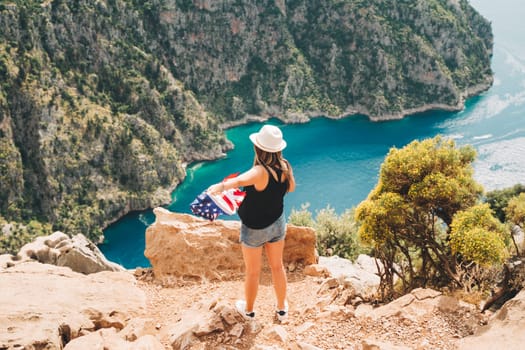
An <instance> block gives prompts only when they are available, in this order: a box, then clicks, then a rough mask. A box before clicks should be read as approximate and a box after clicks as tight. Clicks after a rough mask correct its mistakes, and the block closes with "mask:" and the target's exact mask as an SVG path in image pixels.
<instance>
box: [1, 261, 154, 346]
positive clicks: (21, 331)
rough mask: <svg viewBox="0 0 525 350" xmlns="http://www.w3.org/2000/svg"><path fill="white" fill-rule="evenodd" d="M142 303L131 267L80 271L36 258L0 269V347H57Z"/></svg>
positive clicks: (116, 323) (117, 320) (123, 319)
mask: <svg viewBox="0 0 525 350" xmlns="http://www.w3.org/2000/svg"><path fill="white" fill-rule="evenodd" d="M145 308H146V296H145V294H144V292H143V291H142V290H140V289H139V288H138V287H137V286H136V280H135V278H134V276H133V275H132V273H131V272H127V271H125V272H99V273H94V274H90V275H84V274H80V273H77V272H74V271H72V270H71V269H70V268H67V267H59V266H53V265H48V264H41V263H38V262H35V261H27V262H22V263H18V264H16V265H14V266H12V267H8V268H5V269H0V349H22V348H23V349H62V348H63V347H64V346H65V345H66V344H67V343H68V342H69V341H70V340H72V339H75V338H77V337H80V336H82V335H85V334H88V333H91V332H93V331H96V330H98V329H102V328H114V329H115V330H118V331H120V330H122V329H123V328H124V327H126V325H127V322H128V320H129V319H130V318H131V317H133V316H135V315H140V314H142V313H143V312H144V310H145Z"/></svg>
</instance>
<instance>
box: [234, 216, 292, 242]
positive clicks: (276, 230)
mask: <svg viewBox="0 0 525 350" xmlns="http://www.w3.org/2000/svg"><path fill="white" fill-rule="evenodd" d="M285 235H286V221H285V220H284V213H283V214H282V215H281V216H280V217H279V219H277V220H275V222H274V223H273V224H271V225H270V226H268V227H265V228H261V229H255V228H249V227H248V226H246V225H245V224H241V236H240V241H241V243H242V244H244V245H245V246H247V247H250V248H258V247H260V246H262V245H264V244H265V243H275V242H279V241H280V240H282V239H284V236H285Z"/></svg>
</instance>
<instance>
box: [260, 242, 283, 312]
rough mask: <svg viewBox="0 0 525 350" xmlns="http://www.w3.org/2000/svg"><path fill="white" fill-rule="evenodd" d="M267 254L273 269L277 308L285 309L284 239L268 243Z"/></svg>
mask: <svg viewBox="0 0 525 350" xmlns="http://www.w3.org/2000/svg"><path fill="white" fill-rule="evenodd" d="M265 248H266V256H267V257H268V264H269V265H270V269H271V270H272V282H273V288H274V289H275V297H276V298H277V309H279V310H284V302H285V300H286V283H287V282H286V272H285V271H284V265H283V250H284V239H282V240H280V241H278V242H274V243H266V244H265Z"/></svg>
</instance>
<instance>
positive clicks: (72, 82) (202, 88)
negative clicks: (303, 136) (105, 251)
mask: <svg viewBox="0 0 525 350" xmlns="http://www.w3.org/2000/svg"><path fill="white" fill-rule="evenodd" d="M278 5H279V6H278ZM492 39H493V38H492V33H491V28H490V23H489V22H488V21H486V20H485V19H484V18H482V17H481V16H480V15H479V14H477V13H476V11H475V10H474V9H472V7H471V6H470V5H469V4H468V1H467V0H460V1H458V2H454V3H452V2H450V1H446V0H423V1H418V2H413V1H407V0H398V1H394V2H392V3H389V4H387V3H385V2H384V1H379V0H373V1H366V2H365V1H360V0H354V1H343V0H333V1H326V2H322V3H319V2H314V1H310V0H290V1H286V2H284V3H278V4H277V3H276V2H275V1H262V2H261V1H242V2H240V1H234V2H224V1H206V2H194V1H186V0H148V1H137V0H127V1H124V0H112V1H93V0H75V1H64V0H51V1H38V0H13V1H9V2H5V1H4V2H2V3H1V4H0V185H1V186H2V193H1V194H0V217H1V220H2V222H5V223H9V224H6V225H9V229H6V230H5V232H6V233H5V235H4V236H5V237H2V239H3V240H5V241H7V240H9V242H18V243H16V244H15V243H12V244H8V248H3V249H4V250H8V251H13V250H15V249H16V245H20V244H22V243H23V242H25V241H26V239H25V238H23V237H26V236H25V233H24V232H25V229H24V227H30V226H31V227H33V228H34V227H38V225H34V224H32V223H33V222H37V223H39V224H40V227H42V232H41V233H42V234H43V233H44V231H45V230H47V228H49V227H50V229H51V230H62V231H64V232H66V233H67V234H70V235H74V234H77V233H83V234H85V235H86V236H88V237H89V238H91V239H93V240H95V241H97V240H98V238H99V237H100V235H101V232H102V229H103V228H104V227H105V226H106V225H107V224H108V223H110V222H112V221H113V220H115V219H117V218H118V217H120V216H122V215H123V214H125V213H127V212H129V211H131V210H139V209H144V208H148V207H152V206H156V205H160V204H163V203H166V202H168V201H169V200H170V195H169V192H170V190H172V189H173V188H174V187H175V186H177V184H178V183H180V181H182V179H183V177H184V165H185V164H187V163H190V162H193V161H197V160H208V159H216V158H218V157H220V156H222V154H223V152H224V151H225V150H227V149H228V148H229V147H230V144H229V143H228V141H227V140H226V139H225V136H224V134H223V131H222V130H221V124H223V123H224V124H227V123H228V122H231V121H242V120H244V118H245V117H247V116H249V115H250V114H255V115H262V116H276V117H279V118H281V119H283V120H285V121H293V120H295V118H296V117H297V115H301V114H307V113H310V112H312V113H316V114H324V115H341V114H344V113H346V112H347V111H355V112H359V113H364V114H367V115H369V116H371V117H374V118H384V117H388V116H391V115H400V114H403V111H405V110H407V109H425V108H428V107H429V106H430V105H438V106H443V107H448V108H461V104H462V102H463V98H464V97H465V96H466V95H468V94H469V93H471V91H467V90H469V89H472V91H474V92H476V91H480V90H482V89H485V88H488V87H489V86H490V84H491V82H492V72H491V70H490V56H491V52H492ZM44 228H45V229H44ZM35 230H36V229H32V231H31V232H33V231H35ZM6 237H10V238H6ZM15 238H16V239H15Z"/></svg>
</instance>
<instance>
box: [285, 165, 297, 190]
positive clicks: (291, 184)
mask: <svg viewBox="0 0 525 350" xmlns="http://www.w3.org/2000/svg"><path fill="white" fill-rule="evenodd" d="M285 162H286V166H287V167H288V192H293V191H295V177H294V176H293V169H292V166H291V165H290V162H288V161H287V160H285Z"/></svg>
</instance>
